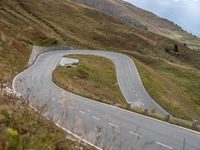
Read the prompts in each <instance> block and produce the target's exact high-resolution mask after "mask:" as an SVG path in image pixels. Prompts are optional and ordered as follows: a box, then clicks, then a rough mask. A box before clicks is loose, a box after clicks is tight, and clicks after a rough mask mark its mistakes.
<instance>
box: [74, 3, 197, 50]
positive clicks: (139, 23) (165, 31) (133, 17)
mask: <svg viewBox="0 0 200 150" xmlns="http://www.w3.org/2000/svg"><path fill="white" fill-rule="evenodd" d="M71 1H72V2H76V3H79V4H83V5H86V6H89V7H92V8H95V9H97V10H100V11H102V12H104V13H107V14H109V15H111V16H114V17H116V18H118V19H119V20H121V21H123V22H125V23H128V24H130V25H132V26H136V27H138V28H142V29H145V30H149V31H151V32H154V33H157V34H160V35H163V36H166V37H169V38H171V39H174V40H177V41H179V42H181V43H186V44H187V45H189V46H190V47H191V48H193V49H200V38H198V37H196V36H194V35H192V34H190V33H188V32H186V31H184V30H183V29H181V28H180V27H179V26H177V25H176V24H175V23H173V22H171V21H169V20H167V19H163V18H160V17H158V16H156V15H155V14H153V13H151V12H149V11H145V10H143V9H140V8H138V7H136V6H134V5H132V4H130V3H127V2H125V1H123V0H114V1H113V0H71Z"/></svg>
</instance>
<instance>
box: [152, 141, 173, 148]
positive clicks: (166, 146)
mask: <svg viewBox="0 0 200 150" xmlns="http://www.w3.org/2000/svg"><path fill="white" fill-rule="evenodd" d="M155 143H156V144H158V145H160V146H162V147H165V148H167V149H173V147H171V146H168V145H165V144H163V143H160V142H155Z"/></svg>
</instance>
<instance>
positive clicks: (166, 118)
mask: <svg viewBox="0 0 200 150" xmlns="http://www.w3.org/2000/svg"><path fill="white" fill-rule="evenodd" d="M170 117H171V115H170V114H168V115H166V117H165V120H166V121H167V122H169V120H170Z"/></svg>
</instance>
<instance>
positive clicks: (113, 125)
mask: <svg viewBox="0 0 200 150" xmlns="http://www.w3.org/2000/svg"><path fill="white" fill-rule="evenodd" d="M108 125H110V126H112V127H115V128H118V126H117V125H115V124H112V123H108Z"/></svg>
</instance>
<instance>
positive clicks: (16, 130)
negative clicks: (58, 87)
mask: <svg viewBox="0 0 200 150" xmlns="http://www.w3.org/2000/svg"><path fill="white" fill-rule="evenodd" d="M0 104H1V107H0V133H1V134H0V149H1V150H22V149H35V150H39V149H40V150H44V149H48V150H72V149H73V150H80V149H84V150H94V148H92V147H90V146H88V145H86V144H85V143H83V142H80V141H79V140H77V139H75V138H74V137H73V136H71V135H70V134H68V133H65V132H64V131H63V130H62V129H60V128H58V127H57V126H55V124H54V123H53V122H52V121H51V120H47V119H46V118H44V117H42V116H41V115H40V114H39V113H37V112H35V111H34V110H33V109H31V108H30V107H29V106H28V104H27V103H25V102H23V101H22V100H21V99H17V98H14V97H8V96H0ZM24 114H26V115H24Z"/></svg>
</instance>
